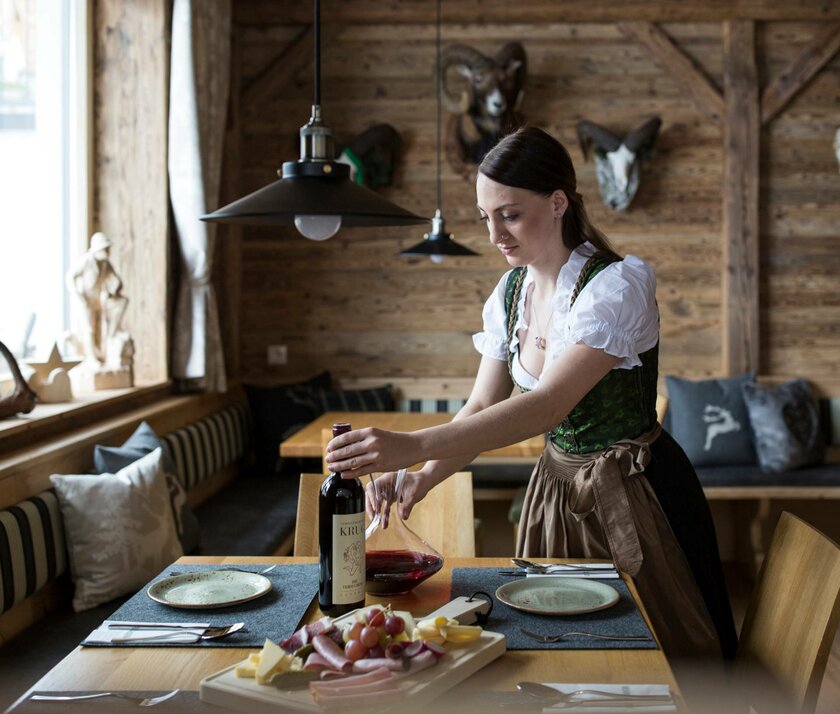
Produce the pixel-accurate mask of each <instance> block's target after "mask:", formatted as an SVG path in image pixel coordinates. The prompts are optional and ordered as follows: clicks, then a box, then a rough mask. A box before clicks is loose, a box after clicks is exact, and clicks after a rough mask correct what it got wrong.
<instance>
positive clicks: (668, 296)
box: [235, 0, 840, 392]
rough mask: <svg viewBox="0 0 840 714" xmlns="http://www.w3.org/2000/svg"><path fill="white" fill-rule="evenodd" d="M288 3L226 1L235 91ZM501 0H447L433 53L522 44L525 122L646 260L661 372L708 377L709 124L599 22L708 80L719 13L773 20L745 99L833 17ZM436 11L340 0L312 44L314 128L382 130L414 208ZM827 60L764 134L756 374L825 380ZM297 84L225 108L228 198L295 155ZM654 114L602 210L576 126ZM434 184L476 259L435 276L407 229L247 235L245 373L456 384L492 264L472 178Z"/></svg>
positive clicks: (419, 199)
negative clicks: (646, 142) (406, 251)
mask: <svg viewBox="0 0 840 714" xmlns="http://www.w3.org/2000/svg"><path fill="white" fill-rule="evenodd" d="M304 5H305V3H304V4H300V3H298V2H288V3H284V9H283V12H282V13H281V12H275V10H274V9H272V8H275V9H276V6H275V5H271V4H264V3H258V2H255V1H254V0H244V1H243V2H238V3H237V4H236V8H235V21H236V23H237V24H236V25H235V32H236V36H237V40H238V42H239V45H240V47H241V58H240V61H239V66H238V71H239V72H240V73H241V79H242V81H241V86H242V88H243V91H245V89H246V88H248V87H249V86H253V85H254V83H257V82H259V81H260V77H261V75H262V73H263V72H264V71H265V67H266V66H267V65H268V64H269V63H270V62H271V61H272V60H273V59H274V58H276V57H277V56H278V54H279V53H280V52H281V51H282V48H283V46H284V44H287V43H289V42H291V41H293V39H294V38H295V37H298V36H299V35H300V33H301V31H303V30H304V29H305V28H306V25H307V23H308V22H309V21H310V20H311V17H310V16H309V10H308V7H309V6H308V5H306V7H304ZM386 5H387V9H385V8H386ZM507 5H508V4H507V3H500V2H490V3H485V4H483V5H482V8H483V11H482V13H481V15H479V13H478V11H477V10H476V9H475V6H474V4H473V3H470V2H466V1H463V2H448V3H446V4H445V5H444V26H443V31H442V34H443V42H444V45H447V44H450V43H454V42H466V43H469V44H472V45H474V46H476V47H478V48H479V49H482V50H485V51H494V50H495V49H497V48H498V47H500V46H501V45H502V44H503V43H504V42H507V41H509V40H511V39H520V40H522V41H523V42H524V44H525V47H526V50H527V52H528V61H529V79H528V85H527V91H526V96H525V101H524V105H523V112H524V114H525V115H526V117H527V118H528V120H529V122H530V123H532V124H535V125H538V126H542V127H544V128H546V129H548V130H549V131H551V132H552V133H553V134H554V135H555V136H556V137H557V138H559V139H560V140H561V141H563V142H564V143H565V144H566V146H567V147H568V148H569V150H570V153H571V155H572V158H573V160H574V161H575V165H576V167H577V170H578V181H579V190H580V191H581V192H582V193H583V195H584V196H585V197H586V201H587V208H588V210H589V213H590V217H591V218H592V219H593V221H594V222H595V223H596V224H597V225H598V226H599V227H601V228H602V229H603V230H604V231H605V232H606V233H607V234H608V235H609V236H610V237H611V238H612V239H613V241H614V242H615V244H616V246H617V247H618V249H619V250H620V251H621V252H625V253H633V254H636V255H639V256H641V257H643V258H645V259H647V260H649V261H651V262H652V263H653V264H654V266H655V268H656V271H657V280H658V290H657V297H658V301H659V306H660V313H661V318H662V344H661V371H662V373H663V374H664V373H677V374H682V375H687V376H695V377H696V376H701V375H710V374H714V373H718V372H719V371H720V368H721V352H722V339H721V336H722V333H723V327H724V325H723V324H722V320H723V310H722V291H721V284H722V265H723V260H724V255H723V250H722V246H723V243H722V230H723V213H722V207H723V165H724V162H723V132H722V130H721V128H720V127H719V126H716V125H715V124H714V123H713V122H712V121H711V120H710V119H709V118H708V116H707V115H705V114H704V113H703V112H702V111H701V110H700V109H698V107H697V106H696V105H695V103H694V101H693V99H692V96H691V94H690V92H688V91H687V90H686V88H684V87H683V86H681V85H680V84H679V83H678V82H677V81H675V80H674V79H673V78H672V77H671V76H670V75H669V74H668V73H667V72H666V71H664V69H663V68H662V66H661V65H659V64H658V63H657V61H656V60H655V59H653V57H652V56H651V54H650V53H649V52H648V51H647V49H646V48H645V47H644V45H643V44H642V43H640V42H638V41H636V40H634V39H633V38H631V37H628V36H626V35H625V34H624V33H622V32H621V31H620V29H619V28H618V27H617V26H616V24H615V22H618V21H622V20H624V21H657V20H658V21H661V22H662V24H660V25H659V27H660V29H662V30H663V31H664V32H666V33H667V35H668V36H669V37H670V38H671V39H672V40H673V42H674V44H675V45H676V46H677V47H678V48H679V49H680V51H682V52H683V53H685V54H686V55H687V56H688V57H689V58H690V59H691V60H692V62H694V63H695V64H696V65H697V66H699V67H701V68H702V70H703V72H704V73H705V74H706V76H707V77H708V78H709V80H710V81H711V83H712V84H713V85H714V86H716V87H717V88H718V89H720V90H722V89H723V83H724V82H723V77H724V53H723V44H722V24H721V21H722V20H726V19H755V20H768V21H771V22H757V23H756V60H757V70H758V78H759V91H760V90H761V88H763V87H764V86H765V85H766V84H767V83H768V82H770V81H771V80H772V79H773V78H774V77H775V76H776V75H777V74H778V73H779V72H780V71H781V70H782V69H784V68H785V66H787V65H788V64H789V63H790V62H791V60H792V59H793V58H795V57H796V55H797V53H798V52H800V51H801V50H802V49H803V48H805V47H807V46H808V44H809V43H811V42H812V41H813V39H814V37H815V33H817V32H818V31H819V29H820V27H821V26H822V25H823V23H822V22H821V20H826V21H828V20H837V19H840V18H837V17H835V16H834V14H833V13H832V11H830V9H827V7H828V6H826V5H825V4H821V3H810V2H805V3H800V4H799V5H797V6H791V5H790V4H786V3H776V2H739V3H717V4H716V3H712V4H705V5H704V6H703V8H701V9H697V8H694V9H686V8H689V5H686V4H685V3H635V4H634V5H633V7H634V11H633V13H632V14H631V15H627V16H624V15H622V14H621V13H622V11H621V10H620V9H619V8H617V7H616V6H615V4H614V3H609V8H607V6H606V5H603V4H599V3H587V4H586V6H581V5H580V4H579V3H574V4H573V5H572V4H569V3H563V2H560V3H551V4H549V3H545V2H538V1H537V0H529V1H528V2H524V3H519V4H517V6H516V7H517V17H516V18H508V17H507V15H506V14H505V13H506V12H507V10H505V7H506V6H507ZM549 5H550V6H549ZM697 7H699V6H697ZM537 10H540V12H541V13H542V14H541V15H540V16H539V17H538V16H537V14H536V13H537ZM561 10H562V11H563V13H565V14H562V13H561ZM431 12H432V8H431V6H430V5H428V3H420V2H405V3H403V2H401V3H398V4H393V3H392V4H382V3H368V4H364V3H362V4H358V3H355V4H354V9H353V12H352V13H350V14H348V12H347V11H346V8H345V6H344V5H342V4H338V3H333V4H327V5H325V6H324V8H323V9H322V20H323V23H324V25H323V32H324V36H325V37H328V38H329V42H325V43H324V46H323V55H322V58H323V65H322V105H323V111H324V118H325V121H326V123H327V124H328V125H329V126H331V127H332V128H333V129H334V131H335V133H336V136H337V140H338V142H339V143H341V141H342V140H344V139H347V138H348V137H350V136H352V135H353V134H355V133H357V132H359V131H362V130H364V129H365V128H367V127H368V126H370V125H371V124H372V123H375V122H389V123H391V124H393V125H394V126H395V127H396V128H397V129H398V130H399V131H400V132H401V134H402V137H403V141H404V145H405V147H404V148H405V154H404V157H403V160H402V162H401V165H400V167H399V170H398V172H397V176H396V182H395V185H394V186H392V187H390V188H387V189H382V190H381V192H382V193H383V195H385V196H387V197H388V198H390V199H391V200H394V201H396V202H397V203H399V204H401V205H403V206H405V207H406V208H408V209H410V210H413V211H415V212H418V213H421V214H425V215H431V214H432V212H433V210H434V207H435V182H434V179H435V166H434V148H435V143H434V142H435V135H434V84H433V70H432V68H433V63H434V27H433V25H432V24H431V22H430V20H431V15H429V13H431ZM545 13H547V14H545ZM568 13H571V14H568ZM796 18H805V19H808V20H809V21H808V22H799V21H792V20H796ZM509 19H510V20H513V21H512V22H507V20H509ZM838 62H840V60H838V58H836V57H835V58H834V59H833V60H832V61H831V62H829V63H828V65H827V66H826V67H825V68H824V69H823V70H822V71H821V72H820V73H819V74H817V76H816V77H815V78H814V79H813V80H812V81H811V83H810V84H809V85H808V86H807V87H806V88H805V89H804V90H803V91H802V92H800V93H799V94H798V95H797V96H796V97H794V99H793V101H792V102H791V103H790V104H789V105H788V106H787V107H786V108H784V109H783V110H782V112H781V113H780V114H779V115H778V116H776V117H775V118H774V119H773V120H772V121H771V122H770V123H769V124H767V125H766V126H765V127H764V128H763V129H762V138H761V153H760V179H759V186H760V194H759V218H758V220H759V233H760V246H759V250H760V276H761V277H760V284H759V299H760V308H759V314H760V325H759V327H760V335H761V342H760V369H761V371H762V372H768V373H776V374H802V375H805V376H808V377H809V378H811V379H813V380H815V381H817V382H818V383H819V384H820V385H821V386H823V387H824V388H826V389H828V390H829V391H835V392H837V391H840V376H838V368H837V367H836V366H835V365H834V364H833V362H836V360H835V359H833V357H832V355H836V354H837V353H838V352H837V347H838V340H840V335H838V331H840V328H838V324H840V319H838V318H840V306H838V302H839V301H840V300H838V299H837V298H836V297H835V293H836V292H837V291H836V288H833V287H832V286H833V285H836V283H837V277H838V273H839V272H840V264H838V263H840V257H838V256H840V238H838V236H840V209H838V208H837V206H838V205H840V201H838V200H837V199H838V198H840V196H838V187H839V186H840V181H839V180H838V173H837V163H836V160H835V159H834V157H833V153H832V151H831V141H832V138H833V133H834V131H836V129H837V126H838V125H840V106H839V105H840V98H839V97H838V92H837V87H838V86H840V81H839V80H840V65H839V64H838ZM291 75H292V78H291V81H290V82H288V84H287V85H286V86H285V88H284V89H283V90H282V91H277V92H275V93H274V94H273V95H271V94H269V95H267V96H264V97H263V101H261V102H258V103H256V104H255V105H254V106H247V105H243V104H240V106H239V107H238V109H239V116H240V126H241V143H240V157H241V158H240V164H239V176H238V182H239V189H240V192H241V194H244V193H246V192H247V191H251V190H255V189H257V188H259V187H261V186H263V185H265V184H266V183H267V182H269V181H271V180H273V178H274V175H275V171H276V170H277V168H279V166H280V164H281V163H282V161H284V160H288V159H292V158H295V157H296V156H297V151H298V145H297V132H298V129H299V128H300V126H301V125H302V124H304V123H305V122H306V120H307V119H308V116H309V106H310V104H311V93H312V86H311V82H312V78H311V68H303V69H301V70H300V71H297V72H293V73H291ZM240 96H242V95H241V94H240ZM654 113H658V114H660V115H661V116H662V118H663V121H664V123H663V128H662V132H661V134H660V137H659V140H658V143H657V146H656V153H655V155H654V156H653V158H652V159H651V161H650V162H649V164H648V165H647V166H646V167H645V169H644V173H643V179H642V185H641V188H640V190H639V193H638V194H637V196H636V198H635V200H634V202H633V204H632V206H631V207H630V209H629V211H627V212H625V213H613V212H611V211H609V210H608V209H607V208H606V207H604V206H603V204H602V203H601V201H600V197H599V195H598V190H597V185H596V183H595V173H594V166H593V164H592V163H591V162H590V163H584V162H583V160H582V155H581V152H580V149H579V148H578V146H577V140H576V136H575V131H574V127H575V124H576V122H577V121H578V120H580V119H582V118H587V119H591V120H593V121H596V122H599V123H602V124H604V125H606V126H608V127H611V128H613V129H616V130H626V129H628V128H630V127H633V126H636V125H638V123H640V121H642V120H643V119H644V118H646V117H647V116H649V115H651V114H654ZM445 116H446V115H445ZM443 195H444V204H443V209H444V215H445V217H446V218H447V226H448V227H449V229H450V230H451V231H452V232H454V233H455V235H456V238H457V240H459V241H461V242H463V243H464V244H466V245H468V246H470V247H471V248H473V249H475V250H478V251H480V252H481V253H482V255H481V257H479V258H475V259H458V260H452V261H448V262H447V263H445V264H444V265H442V266H438V267H432V266H431V264H429V263H427V262H424V261H421V262H415V263H409V262H407V261H405V260H404V259H402V258H399V257H397V256H396V255H395V254H396V253H397V252H398V251H399V250H401V249H403V248H406V247H408V246H409V245H411V244H413V243H415V242H417V241H418V240H419V239H420V238H421V237H422V230H420V229H416V228H381V229H348V230H343V231H341V232H340V233H339V235H338V236H337V237H336V238H335V239H333V240H331V241H328V242H326V243H323V244H316V243H312V242H309V241H306V240H305V239H303V238H301V237H299V236H298V235H297V234H296V233H295V232H294V231H290V230H287V229H276V230H271V229H254V228H246V229H245V230H244V231H243V236H244V237H243V247H242V258H241V282H242V302H241V314H240V316H239V320H240V328H241V331H240V339H241V353H240V357H241V375H242V377H243V378H244V379H255V380H271V379H278V380H281V379H289V378H293V377H297V376H301V375H305V374H310V373H313V372H315V371H317V370H318V369H323V368H329V369H331V370H332V371H333V372H334V373H335V374H337V375H338V376H345V377H363V378H364V377H370V378H376V377H389V376H417V377H423V376H441V377H469V376H471V375H472V374H473V373H474V370H475V367H476V365H477V363H478V356H477V354H476V353H475V352H474V351H473V348H472V345H471V340H470V334H471V333H472V332H474V331H476V330H478V329H480V326H481V307H482V305H483V302H484V300H485V299H486V297H487V295H488V294H489V293H490V291H491V290H492V289H493V287H494V286H495V284H496V282H497V281H498V279H499V277H500V276H501V275H502V273H503V272H504V271H505V270H506V267H507V266H506V263H505V261H504V260H503V259H502V258H501V256H500V255H498V254H497V253H495V252H494V250H493V249H492V248H491V247H490V245H489V243H488V242H487V237H486V232H485V230H484V227H483V226H482V225H481V224H480V223H479V222H478V221H477V215H476V209H475V207H474V204H475V196H474V189H473V187H472V186H470V185H468V184H467V183H466V182H464V181H463V180H461V179H460V178H459V177H457V176H456V175H454V173H452V172H451V171H450V170H449V167H448V166H447V165H446V163H445V162H444V166H443ZM271 344H286V345H288V347H289V364H288V365H287V366H285V367H280V368H278V367H269V366H268V365H267V364H266V347H267V346H268V345H271Z"/></svg>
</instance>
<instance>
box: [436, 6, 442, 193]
mask: <svg viewBox="0 0 840 714" xmlns="http://www.w3.org/2000/svg"><path fill="white" fill-rule="evenodd" d="M435 97H436V98H437V137H436V139H435V155H436V163H437V166H436V176H435V178H436V181H437V208H438V210H441V208H442V206H441V190H440V0H436V3H435Z"/></svg>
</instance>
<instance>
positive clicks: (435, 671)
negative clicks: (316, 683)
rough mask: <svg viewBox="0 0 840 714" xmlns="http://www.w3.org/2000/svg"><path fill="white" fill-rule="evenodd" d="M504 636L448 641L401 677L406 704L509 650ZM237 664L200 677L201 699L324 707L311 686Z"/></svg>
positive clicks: (272, 707)
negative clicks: (430, 660) (273, 681)
mask: <svg viewBox="0 0 840 714" xmlns="http://www.w3.org/2000/svg"><path fill="white" fill-rule="evenodd" d="M505 645H506V643H505V636H504V635H502V634H499V633H498V632H488V631H487V630H485V631H484V632H482V633H481V637H479V638H478V639H477V640H475V641H474V642H470V643H467V644H464V645H454V644H450V643H447V644H446V645H444V646H445V647H446V650H447V651H446V654H445V655H443V657H441V658H440V659H439V660H438V662H437V664H436V665H435V666H434V667H430V668H429V669H424V670H423V671H422V672H418V673H417V674H415V675H412V676H407V677H405V678H404V679H402V680H400V682H399V686H400V687H401V688H403V689H405V691H406V700H405V703H406V704H411V705H412V706H415V705H417V704H423V703H425V702H428V701H431V700H432V699H434V698H435V697H438V696H440V695H441V694H443V693H444V692H446V691H447V690H449V689H451V688H452V687H454V686H455V685H456V684H458V683H459V682H462V681H463V680H465V679H466V678H467V677H469V676H470V675H472V674H474V673H475V672H477V671H478V670H480V669H481V668H482V667H484V666H485V665H486V664H489V663H490V662H492V661H493V660H494V659H496V658H497V657H501V656H502V655H503V654H504V653H505V649H506V646H505ZM235 667H236V665H233V666H231V667H227V668H226V669H223V670H222V671H220V672H216V673H215V674H211V675H210V676H209V677H205V678H204V679H202V680H201V688H200V695H201V701H203V702H208V703H209V704H216V705H218V706H221V707H227V708H228V709H238V710H240V711H247V712H249V714H250V713H251V712H255V713H256V714H261V713H263V712H265V713H266V714H270V713H271V714H273V713H276V712H278V711H282V710H291V711H304V712H318V711H321V708H320V707H319V706H318V705H317V704H316V703H315V701H314V700H313V699H312V695H311V694H310V693H309V690H308V689H299V690H282V689H277V688H276V687H272V686H270V685H267V684H257V683H256V681H255V680H253V679H246V678H243V677H237V676H236V674H235V673H234V669H235Z"/></svg>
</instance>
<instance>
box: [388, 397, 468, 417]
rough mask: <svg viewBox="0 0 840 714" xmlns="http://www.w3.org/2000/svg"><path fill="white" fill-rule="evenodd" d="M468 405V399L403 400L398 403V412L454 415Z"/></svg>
mask: <svg viewBox="0 0 840 714" xmlns="http://www.w3.org/2000/svg"><path fill="white" fill-rule="evenodd" d="M466 403H467V400H466V399H402V400H400V401H399V402H397V411H401V412H420V413H422V414H445V413H451V414H454V413H455V412H457V411H459V410H460V409H461V407H463V406H464V405H465V404H466Z"/></svg>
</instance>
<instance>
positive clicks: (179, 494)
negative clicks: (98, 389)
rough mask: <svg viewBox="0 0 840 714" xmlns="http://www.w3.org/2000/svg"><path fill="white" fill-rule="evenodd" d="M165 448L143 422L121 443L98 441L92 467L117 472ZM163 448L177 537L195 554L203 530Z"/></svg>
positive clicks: (175, 470)
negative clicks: (156, 450) (109, 443)
mask: <svg viewBox="0 0 840 714" xmlns="http://www.w3.org/2000/svg"><path fill="white" fill-rule="evenodd" d="M162 447H163V442H162V441H161V440H160V439H159V438H158V435H157V434H155V430H154V429H152V427H151V426H150V425H149V424H148V423H146V422H145V421H144V422H141V423H140V426H138V427H137V429H135V431H134V433H133V434H132V435H131V436H130V437H128V441H126V442H125V443H124V444H123V445H122V446H102V445H101V444H97V445H96V446H94V447H93V466H94V468H95V469H96V471H97V473H100V474H104V473H108V474H115V473H117V471H119V470H121V469H123V468H125V467H126V466H128V465H129V464H131V463H134V462H135V461H137V460H138V459H141V458H143V457H144V456H145V455H146V454H150V453H151V452H152V451H154V450H155V449H158V448H162ZM162 451H163V458H162V464H163V471H164V474H165V476H166V486H167V489H168V490H169V502H170V504H171V506H172V516H173V518H174V519H175V530H176V531H177V533H178V540H180V541H181V546H182V547H183V549H184V552H185V553H192V552H193V551H194V550H196V549H197V548H198V544H199V536H200V533H201V529H200V526H199V525H198V519H197V518H196V517H195V513H193V511H192V509H191V508H190V507H189V505H188V504H187V494H186V493H185V491H184V487H183V486H182V485H181V481H180V480H179V479H178V471H177V468H176V467H175V464H174V463H173V461H172V459H171V458H170V457H169V454H168V452H167V451H166V448H162Z"/></svg>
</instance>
